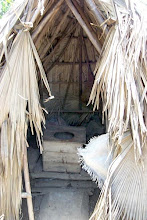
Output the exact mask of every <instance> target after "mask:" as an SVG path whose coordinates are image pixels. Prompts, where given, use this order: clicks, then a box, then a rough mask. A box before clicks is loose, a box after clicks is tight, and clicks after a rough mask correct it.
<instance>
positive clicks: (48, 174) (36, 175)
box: [30, 171, 91, 180]
mask: <svg viewBox="0 0 147 220" xmlns="http://www.w3.org/2000/svg"><path fill="white" fill-rule="evenodd" d="M30 176H31V178H32V179H44V178H45V179H46V178H48V179H59V180H91V179H90V176H89V175H88V174H87V173H86V172H81V173H79V174H76V173H75V174H74V173H58V172H44V171H42V172H39V173H30Z"/></svg>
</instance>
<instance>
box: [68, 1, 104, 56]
mask: <svg viewBox="0 0 147 220" xmlns="http://www.w3.org/2000/svg"><path fill="white" fill-rule="evenodd" d="M65 1H66V3H67V5H68V7H69V8H70V9H71V11H72V13H73V14H74V16H75V17H76V19H77V20H78V22H79V24H80V25H81V26H82V28H83V29H84V31H85V32H86V34H87V36H88V37H89V40H90V41H91V43H92V44H93V46H94V47H95V48H96V50H97V51H98V53H99V54H100V53H101V45H100V43H99V41H98V40H97V38H96V37H95V36H94V34H93V29H92V28H91V30H90V29H89V28H88V27H87V25H86V23H87V22H85V21H84V20H83V18H82V16H81V15H80V14H79V12H78V11H77V9H76V8H75V6H74V5H73V3H72V1H71V0H65ZM85 20H87V19H86V17H85Z"/></svg>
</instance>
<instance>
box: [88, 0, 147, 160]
mask: <svg viewBox="0 0 147 220" xmlns="http://www.w3.org/2000/svg"><path fill="white" fill-rule="evenodd" d="M124 2H125V5H126V7H124V8H123V7H119V5H117V4H115V10H116V12H117V18H118V24H116V25H115V27H113V28H111V30H110V33H109V34H108V38H107V40H106V42H105V44H104V48H103V52H102V56H101V60H100V61H99V63H97V66H96V69H95V75H96V77H95V82H94V85H93V89H92V92H91V95H90V99H89V102H92V103H93V104H94V109H95V108H98V107H99V96H100V93H101V96H102V99H103V111H104V112H107V110H108V119H109V129H108V132H110V133H111V134H113V137H114V139H115V140H117V139H119V142H120V143H121V138H122V136H123V133H124V132H125V131H126V130H127V128H128V126H129V125H131V130H132V135H133V141H134V149H135V155H136V158H137V159H139V158H141V156H142V149H143V147H144V146H145V143H146V139H147V129H146V125H145V121H144V117H145V106H146V104H147V87H146V85H147V60H146V37H147V28H146V21H147V16H146V14H145V12H144V11H143V10H142V7H141V5H140V4H141V3H140V1H135V0H133V1H127V2H126V1H124Z"/></svg>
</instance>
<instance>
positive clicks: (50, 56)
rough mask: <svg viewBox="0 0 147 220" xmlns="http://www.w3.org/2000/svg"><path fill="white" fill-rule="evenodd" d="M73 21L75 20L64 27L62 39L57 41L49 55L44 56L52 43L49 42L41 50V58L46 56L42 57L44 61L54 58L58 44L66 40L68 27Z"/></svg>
mask: <svg viewBox="0 0 147 220" xmlns="http://www.w3.org/2000/svg"><path fill="white" fill-rule="evenodd" d="M72 23H73V20H70V22H69V23H68V24H67V26H66V28H65V29H64V31H63V33H62V36H61V38H60V40H59V41H58V42H57V44H56V45H55V46H54V49H53V51H52V52H51V53H50V54H49V55H48V56H46V57H44V56H45V54H46V52H47V51H48V49H49V47H50V44H49V46H48V45H46V49H45V48H44V50H43V51H42V52H40V54H41V59H42V58H43V57H44V58H43V59H42V60H43V62H45V61H49V60H50V59H51V58H52V56H53V54H54V53H56V51H57V50H58V45H59V44H60V43H61V42H62V40H64V38H65V37H66V36H67V35H68V34H69V32H68V29H69V27H70V26H71V25H72ZM75 25H76V24H75ZM73 30H74V27H73V29H72V30H71V31H73ZM46 50H47V51H46Z"/></svg>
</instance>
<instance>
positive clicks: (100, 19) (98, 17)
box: [85, 0, 108, 35]
mask: <svg viewBox="0 0 147 220" xmlns="http://www.w3.org/2000/svg"><path fill="white" fill-rule="evenodd" d="M85 1H86V3H87V5H88V7H89V9H90V10H91V11H92V13H93V15H94V17H95V20H96V21H97V23H98V24H99V25H101V24H102V23H103V22H104V19H103V17H102V16H101V14H100V12H99V10H98V8H97V6H96V4H95V2H94V1H93V0H85ZM101 28H102V29H103V31H104V33H105V35H107V34H108V28H107V25H106V24H105V25H104V26H102V27H101Z"/></svg>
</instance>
